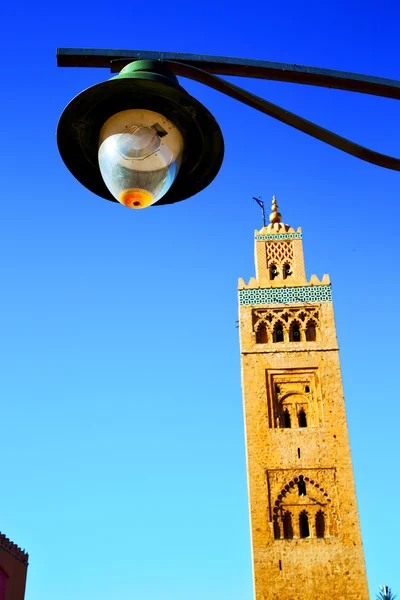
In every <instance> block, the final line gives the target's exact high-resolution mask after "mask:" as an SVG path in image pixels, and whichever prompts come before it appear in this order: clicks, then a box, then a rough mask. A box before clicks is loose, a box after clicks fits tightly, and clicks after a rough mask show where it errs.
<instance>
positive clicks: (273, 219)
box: [269, 196, 282, 223]
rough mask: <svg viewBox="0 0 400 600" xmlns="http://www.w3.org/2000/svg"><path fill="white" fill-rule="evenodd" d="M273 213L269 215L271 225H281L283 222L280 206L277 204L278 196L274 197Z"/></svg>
mask: <svg viewBox="0 0 400 600" xmlns="http://www.w3.org/2000/svg"><path fill="white" fill-rule="evenodd" d="M271 210H272V213H271V214H270V215H269V221H270V223H280V222H281V221H282V215H281V214H280V213H279V212H278V205H277V203H276V196H272V206H271Z"/></svg>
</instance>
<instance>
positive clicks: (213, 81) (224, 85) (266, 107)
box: [165, 60, 400, 171]
mask: <svg viewBox="0 0 400 600" xmlns="http://www.w3.org/2000/svg"><path fill="white" fill-rule="evenodd" d="M165 62H166V64H168V65H169V66H170V67H171V69H172V70H173V71H174V73H175V74H176V75H180V76H182V77H187V78H188V79H193V80H195V81H198V82H199V83H203V84H204V85H207V86H208V87H211V88H213V89H214V90H218V91H219V92H221V93H222V94H225V95H226V96H229V97H230V98H234V99H235V100H238V101H239V102H242V103H243V104H247V105H248V106H250V107H251V108H255V109H256V110H258V111H260V112H262V113H264V114H266V115H268V116H270V117H273V118H274V119H277V120H278V121H281V122H282V123H286V125H290V127H294V128H295V129H298V130H299V131H302V132H303V133H306V134H307V135H310V136H312V137H314V138H316V139H318V140H321V141H322V142H325V143H326V144H329V145H330V146H333V147H335V148H338V149H339V150H342V151H343V152H346V153H347V154H351V155H352V156H355V157H356V158H359V159H361V160H364V161H366V162H369V163H372V164H374V165H377V166H379V167H385V168H386V169H391V170H393V171H400V158H395V157H393V156H389V155H387V154H381V153H380V152H375V151H374V150H370V149H369V148H366V147H364V146H360V145H359V144H356V143H354V142H352V141H350V140H348V139H346V138H344V137H342V136H340V135H338V134H336V133H333V132H332V131H329V130H328V129H324V128H323V127H320V126H319V125H316V124H315V123H312V122H311V121H308V120H307V119H303V117H299V116H298V115H296V114H294V113H292V112H290V111H288V110H285V109H284V108H282V107H280V106H278V105H276V104H273V103H272V102H268V101H267V100H264V99H263V98H260V97H259V96H256V95H254V94H251V93H250V92H247V91H246V90H244V89H243V88H240V87H238V86H236V85H234V84H232V83H230V82H228V81H225V80H224V79H221V78H220V77H216V76H215V75H213V74H211V73H208V72H207V71H203V70H202V69H198V68H197V67H193V66H191V65H188V64H186V63H179V62H175V61H169V60H167V61H165Z"/></svg>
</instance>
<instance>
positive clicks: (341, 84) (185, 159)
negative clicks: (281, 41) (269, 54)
mask: <svg viewBox="0 0 400 600" xmlns="http://www.w3.org/2000/svg"><path fill="white" fill-rule="evenodd" d="M57 63H58V65H59V66H64V67H110V68H111V71H112V72H117V71H120V70H121V69H122V70H121V72H120V73H119V75H117V76H116V77H113V78H112V79H110V80H109V81H106V82H103V83H100V84H97V85H95V86H93V87H90V88H88V89H87V90H85V91H83V92H82V93H80V94H79V95H78V96H76V98H74V99H73V100H72V101H71V102H70V103H69V104H68V106H67V107H66V108H65V110H64V112H63V113H62V115H61V118H60V121H59V124H58V130H57V142H58V147H59V151H60V154H61V157H62V159H63V160H64V162H65V164H66V166H67V167H68V169H69V170H70V171H71V173H72V174H73V175H74V177H75V178H76V179H77V180H78V181H79V182H80V183H82V184H83V185H84V186H85V187H86V188H88V189H89V190H90V191H92V192H93V193H94V194H97V195H98V196H100V197H102V198H106V199H107V200H112V201H119V202H120V203H121V204H124V205H125V206H128V207H130V208H146V207H147V206H150V205H153V204H154V205H161V204H170V203H173V202H178V201H180V200H185V199H186V198H189V197H190V196H193V195H195V194H197V193H198V192H199V191H201V190H202V189H204V188H205V187H207V186H208V185H209V184H210V183H211V182H212V181H213V179H214V178H215V176H216V175H217V173H218V171H219V169H220V167H221V164H222V160H223V154H224V142H223V137H222V133H221V130H220V128H219V125H218V123H217V122H216V120H215V119H214V117H213V116H212V115H211V113H210V112H209V111H208V110H207V109H206V108H205V107H204V106H203V105H202V104H201V103H200V102H199V101H198V100H196V99H195V98H193V97H192V96H190V95H189V94H188V93H187V92H186V91H185V90H184V89H183V88H182V87H181V86H180V85H179V83H178V80H177V75H180V76H183V77H188V78H190V79H194V80H196V81H199V82H201V83H203V84H205V85H208V86H209V87H212V88H213V89H216V90H219V91H220V92H222V93H224V94H226V95H228V96H230V97H232V98H235V99H236V100H239V101H240V102H243V103H244V104H247V105H248V106H251V107H252V108H255V109H257V110H259V111H261V112H263V113H265V114H267V115H269V116H271V117H273V118H275V119H278V120H280V121H282V122H283V123H286V124H288V125H290V126H291V127H295V128H296V129H299V130H300V131H303V132H304V133H307V134H308V135H311V136H313V137H315V138H317V139H319V140H321V141H323V142H325V143H327V144H330V145H331V146H334V147H336V148H338V149H340V150H342V151H344V152H346V153H348V154H351V155H353V156H355V157H357V158H360V159H361V160H365V161H368V162H370V163H373V164H375V165H378V166H381V167H385V168H388V169H392V170H396V171H400V159H398V158H395V157H391V156H388V155H385V154H381V153H379V152H375V151H373V150H370V149H368V148H365V147H363V146H360V145H358V144H355V143H354V142H351V141H350V140H347V139H346V138H343V137H341V136H339V135H337V134H335V133H333V132H331V131H328V130H327V129H324V128H322V127H319V126H318V125H316V124H314V123H312V122H310V121H307V120H306V119H303V118H302V117H299V116H298V115H295V114H294V113H291V112H289V111H286V110H285V109H283V108H281V107H279V106H277V105H275V104H272V103H271V102H268V101H266V100H263V99H262V98H259V97H258V96H255V95H254V94H251V93H250V92H247V91H246V90H243V89H242V88H239V87H237V86H235V85H234V84H232V83H230V82H228V81H225V80H224V79H221V78H220V77H216V74H219V75H236V76H240V77H252V78H259V79H269V80H275V81H286V82H291V83H301V84H307V85H314V86H319V87H330V88H336V89H342V90H347V91H349V92H360V93H364V94H372V95H376V96H383V97H386V98H394V99H397V100H399V99H400V82H399V81H394V80H390V79H382V78H377V77H369V76H366V75H357V74H354V73H345V72H342V71H332V70H328V69H317V68H314V67H304V66H300V65H288V64H283V63H272V62H266V61H259V60H247V59H238V58H227V57H220V56H202V55H194V54H179V53H166V52H147V51H134V50H128V51H126V50H87V49H59V50H58V51H57Z"/></svg>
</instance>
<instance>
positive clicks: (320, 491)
mask: <svg viewBox="0 0 400 600" xmlns="http://www.w3.org/2000/svg"><path fill="white" fill-rule="evenodd" d="M299 490H302V493H301V494H300V493H299ZM304 492H305V493H304ZM287 515H290V527H291V536H287V535H285V531H286V532H287V531H288V527H289V525H288V522H289V517H288V516H287ZM272 521H273V529H274V537H275V539H292V538H294V539H304V538H309V537H310V538H328V537H337V534H338V518H337V514H336V511H335V509H334V507H333V506H332V501H331V499H330V497H329V495H328V493H327V492H326V491H325V489H324V488H323V487H322V486H321V485H320V484H319V483H318V482H317V481H315V480H314V479H313V478H312V477H310V476H309V475H306V474H302V473H299V475H296V476H295V477H293V478H292V479H291V480H290V481H289V482H288V483H287V484H285V486H284V487H283V488H282V489H281V491H280V493H279V494H278V495H277V497H276V500H275V503H274V505H273V509H272Z"/></svg>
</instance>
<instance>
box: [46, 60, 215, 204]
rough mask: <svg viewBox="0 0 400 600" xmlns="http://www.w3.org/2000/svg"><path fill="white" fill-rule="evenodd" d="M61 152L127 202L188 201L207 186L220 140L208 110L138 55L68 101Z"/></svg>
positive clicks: (93, 182)
mask: <svg viewBox="0 0 400 600" xmlns="http://www.w3.org/2000/svg"><path fill="white" fill-rule="evenodd" d="M57 143H58V148H59V151H60V155H61V157H62V159H63V161H64V163H65V164H66V166H67V167H68V169H69V170H70V172H71V173H72V174H73V175H74V177H75V178H76V179H77V180H78V181H79V182H80V183H81V184H82V185H84V186H85V187H86V188H87V189H89V190H90V191H91V192H93V193H94V194H96V195H98V196H100V197H102V198H105V199H107V200H112V201H119V202H121V203H122V204H125V205H126V206H130V207H132V208H144V207H146V206H149V205H151V204H154V205H160V204H170V203H173V202H179V201H180V200H185V199H186V198H189V197H191V196H193V195H195V194H197V193H198V192H200V191H201V190H202V189H204V188H205V187H207V186H208V185H209V184H210V183H211V182H212V181H213V179H214V178H215V176H216V175H217V173H218V171H219V169H220V167H221V164H222V160H223V155H224V142H223V137H222V133H221V130H220V128H219V125H218V123H217V122H216V120H215V119H214V117H213V116H212V115H211V113H210V112H209V111H208V110H207V109H206V108H205V107H204V106H203V105H202V104H201V103H200V102H199V101H198V100H196V99H195V98H193V97H192V96H190V95H189V94H188V93H187V92H186V91H185V90H184V89H183V88H182V87H181V86H180V85H179V83H178V80H177V78H176V76H175V75H174V74H173V73H172V71H171V70H170V69H169V68H168V67H166V66H165V65H164V64H163V63H162V62H160V61H146V60H143V61H136V62H133V63H131V64H129V65H127V66H126V67H125V68H124V69H123V70H122V71H121V73H120V74H119V75H117V76H116V77H114V78H113V79H110V80H109V81H105V82H103V83H100V84H97V85H95V86H92V87H90V88H88V89H87V90H85V91H83V92H82V93H80V94H79V95H78V96H76V97H75V98H74V99H73V100H72V101H71V102H70V103H69V104H68V106H67V107H66V108H65V110H64V112H63V113H62V115H61V118H60V121H59V123H58V129H57Z"/></svg>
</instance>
